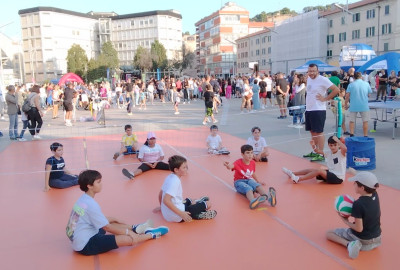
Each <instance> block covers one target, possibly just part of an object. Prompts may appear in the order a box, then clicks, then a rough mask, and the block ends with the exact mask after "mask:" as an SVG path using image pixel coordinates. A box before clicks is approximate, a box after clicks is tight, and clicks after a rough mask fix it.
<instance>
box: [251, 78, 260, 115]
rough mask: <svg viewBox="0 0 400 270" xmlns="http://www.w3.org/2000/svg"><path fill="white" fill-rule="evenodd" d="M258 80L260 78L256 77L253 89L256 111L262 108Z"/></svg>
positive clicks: (254, 108)
mask: <svg viewBox="0 0 400 270" xmlns="http://www.w3.org/2000/svg"><path fill="white" fill-rule="evenodd" d="M258 81H259V80H258V79H254V81H253V85H252V89H251V90H252V91H253V97H252V100H253V110H255V111H258V110H259V109H260V86H259V85H258Z"/></svg>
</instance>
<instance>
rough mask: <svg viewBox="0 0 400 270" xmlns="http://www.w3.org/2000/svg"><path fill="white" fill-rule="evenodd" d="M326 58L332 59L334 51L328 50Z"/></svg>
mask: <svg viewBox="0 0 400 270" xmlns="http://www.w3.org/2000/svg"><path fill="white" fill-rule="evenodd" d="M326 56H327V57H328V59H329V58H332V50H327V51H326Z"/></svg>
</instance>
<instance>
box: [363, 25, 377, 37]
mask: <svg viewBox="0 0 400 270" xmlns="http://www.w3.org/2000/svg"><path fill="white" fill-rule="evenodd" d="M365 36H366V37H373V36H375V26H372V27H367V29H366V33H365Z"/></svg>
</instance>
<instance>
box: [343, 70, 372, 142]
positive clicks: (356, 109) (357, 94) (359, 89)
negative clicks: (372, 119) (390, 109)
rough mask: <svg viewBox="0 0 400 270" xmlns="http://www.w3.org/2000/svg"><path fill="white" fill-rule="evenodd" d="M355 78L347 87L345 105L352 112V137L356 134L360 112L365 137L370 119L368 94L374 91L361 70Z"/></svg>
mask: <svg viewBox="0 0 400 270" xmlns="http://www.w3.org/2000/svg"><path fill="white" fill-rule="evenodd" d="M354 79H355V81H354V82H352V83H351V84H349V87H348V88H347V92H346V100H345V107H346V109H349V112H350V124H349V127H350V137H353V136H354V123H355V122H356V117H357V114H358V113H359V114H360V115H361V118H362V121H363V133H364V137H367V136H368V121H369V106H368V96H369V94H371V93H372V89H371V87H370V86H369V84H368V83H367V82H365V81H363V79H362V74H361V72H356V73H355V75H354ZM349 101H350V106H349Z"/></svg>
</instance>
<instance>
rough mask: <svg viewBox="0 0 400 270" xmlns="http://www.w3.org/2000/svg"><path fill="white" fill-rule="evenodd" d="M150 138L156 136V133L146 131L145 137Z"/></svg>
mask: <svg viewBox="0 0 400 270" xmlns="http://www.w3.org/2000/svg"><path fill="white" fill-rule="evenodd" d="M151 138H157V137H156V134H155V133H154V132H149V133H147V139H151Z"/></svg>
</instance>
